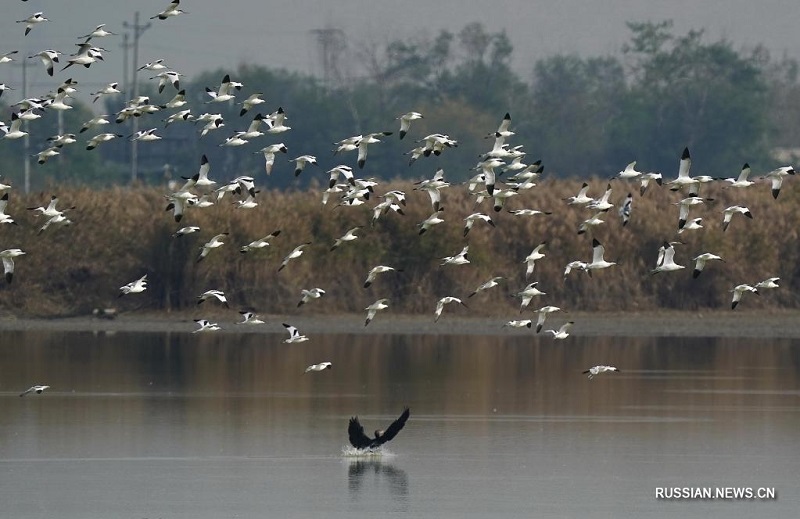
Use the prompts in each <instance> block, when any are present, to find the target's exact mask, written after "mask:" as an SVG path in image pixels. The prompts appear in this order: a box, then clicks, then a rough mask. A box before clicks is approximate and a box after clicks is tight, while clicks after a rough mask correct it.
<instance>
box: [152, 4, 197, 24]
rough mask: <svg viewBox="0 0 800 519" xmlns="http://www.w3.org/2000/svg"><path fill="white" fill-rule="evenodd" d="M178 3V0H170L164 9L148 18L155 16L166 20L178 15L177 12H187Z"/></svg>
mask: <svg viewBox="0 0 800 519" xmlns="http://www.w3.org/2000/svg"><path fill="white" fill-rule="evenodd" d="M180 3H181V1H180V0H172V2H170V4H169V5H168V6H167V7H166V9H164V10H163V11H161V12H160V13H158V14H156V15H154V16H151V17H150V19H151V20H155V19H156V18H158V19H159V20H166V19H167V18H169V17H171V16H178V15H179V14H189V13H187V12H186V11H184V10H183V9H181V8H180Z"/></svg>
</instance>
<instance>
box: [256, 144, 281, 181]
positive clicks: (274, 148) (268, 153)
mask: <svg viewBox="0 0 800 519" xmlns="http://www.w3.org/2000/svg"><path fill="white" fill-rule="evenodd" d="M287 151H288V148H287V147H286V145H285V144H284V143H282V142H281V143H278V144H270V145H269V146H265V147H263V148H261V149H260V150H259V151H257V152H256V153H263V154H264V161H265V165H264V169H265V171H266V172H267V175H269V174H271V173H272V166H273V165H274V164H275V154H276V153H278V152H280V153H286V152H287Z"/></svg>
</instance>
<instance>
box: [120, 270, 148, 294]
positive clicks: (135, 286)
mask: <svg viewBox="0 0 800 519" xmlns="http://www.w3.org/2000/svg"><path fill="white" fill-rule="evenodd" d="M145 290H147V274H145V275H144V276H142V277H140V278H139V279H137V280H136V281H131V282H130V283H128V284H127V285H123V286H121V287H119V292H120V293H119V297H122V296H124V295H128V294H138V293H141V292H144V291H145Z"/></svg>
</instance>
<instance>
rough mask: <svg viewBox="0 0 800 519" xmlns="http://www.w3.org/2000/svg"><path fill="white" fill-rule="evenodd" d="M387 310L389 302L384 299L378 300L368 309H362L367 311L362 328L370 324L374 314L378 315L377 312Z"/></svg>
mask: <svg viewBox="0 0 800 519" xmlns="http://www.w3.org/2000/svg"><path fill="white" fill-rule="evenodd" d="M387 308H389V300H388V299H386V298H382V299H378V300H377V301H375V302H374V303H372V304H371V305H369V306H368V307H366V308H364V310H366V311H367V319H366V321H364V326H367V325H368V324H369V323H371V322H372V319H373V318H374V317H375V314H376V313H378V311H380V310H386V309H387Z"/></svg>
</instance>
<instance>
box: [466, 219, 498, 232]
mask: <svg viewBox="0 0 800 519" xmlns="http://www.w3.org/2000/svg"><path fill="white" fill-rule="evenodd" d="M479 220H480V221H484V222H486V223H488V224H489V225H491V226H492V227H495V225H494V221H493V220H492V218H491V217H490V216H488V215H485V214H483V213H472V214H471V215H469V216H467V217H466V218H464V222H465V224H464V236H466V235H467V234H468V233H469V231H470V229H472V226H473V225H475V222H477V221H479Z"/></svg>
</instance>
